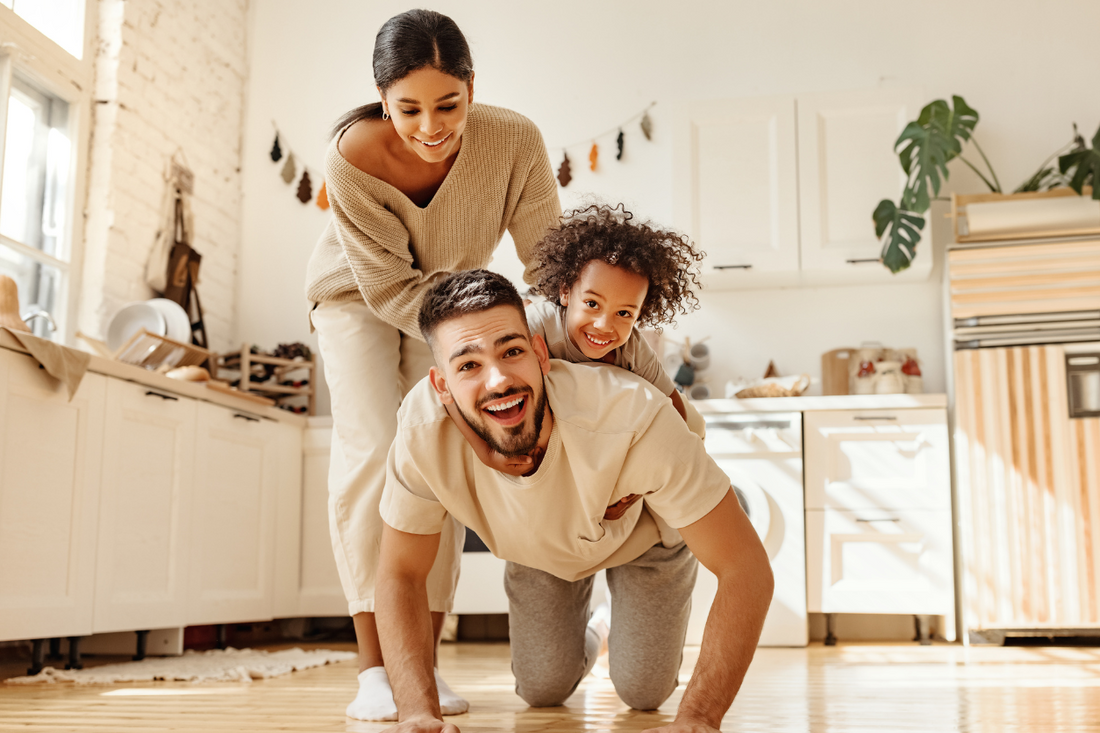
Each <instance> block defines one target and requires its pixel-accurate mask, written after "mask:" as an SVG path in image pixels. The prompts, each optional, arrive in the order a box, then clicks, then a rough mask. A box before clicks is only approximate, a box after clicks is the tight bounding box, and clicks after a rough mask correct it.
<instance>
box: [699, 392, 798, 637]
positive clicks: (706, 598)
mask: <svg viewBox="0 0 1100 733" xmlns="http://www.w3.org/2000/svg"><path fill="white" fill-rule="evenodd" d="M704 418H705V419H706V423H707V433H706V435H707V437H706V448H707V453H708V454H709V455H710V456H711V457H712V458H713V459H714V460H715V462H716V463H717V464H718V465H719V466H720V467H721V468H722V470H723V471H725V472H726V475H727V476H729V478H730V484H731V485H732V486H733V489H734V492H735V493H736V494H737V500H738V501H739V502H740V503H741V507H742V508H743V509H744V510H745V513H746V514H747V515H748V517H749V521H750V522H751V523H752V526H753V528H755V529H756V532H757V534H758V535H760V540H761V541H762V542H763V543H764V549H765V550H766V551H767V553H768V559H769V560H770V561H771V565H772V574H773V575H774V576H775V591H774V593H773V594H772V602H771V606H770V608H769V609H768V615H767V618H766V619H765V621H764V630H763V632H762V633H761V634H760V646H806V644H807V643H808V641H809V627H808V624H807V617H806V533H805V504H804V501H803V493H802V415H801V413H798V412H793V413H766V414H746V413H726V414H704ZM717 589H718V579H717V578H716V577H715V576H714V574H713V573H711V572H710V571H709V570H707V569H706V568H704V567H703V566H702V565H700V566H699V578H698V580H697V581H696V583H695V591H694V593H693V595H692V603H691V619H690V621H689V622H688V632H687V643H688V644H699V643H700V642H701V641H702V639H703V628H704V626H705V625H706V621H707V615H708V614H709V613H710V606H711V604H712V603H713V602H714V594H715V592H716V591H717Z"/></svg>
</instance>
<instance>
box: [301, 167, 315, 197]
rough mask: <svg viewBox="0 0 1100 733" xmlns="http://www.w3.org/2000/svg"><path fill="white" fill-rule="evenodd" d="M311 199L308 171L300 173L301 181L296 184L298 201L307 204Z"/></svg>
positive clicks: (311, 191)
mask: <svg viewBox="0 0 1100 733" xmlns="http://www.w3.org/2000/svg"><path fill="white" fill-rule="evenodd" d="M311 199H313V186H312V185H311V184H310V182H309V171H307V170H303V171H302V180H301V181H299V182H298V200H299V201H301V202H302V203H303V204H308V203H309V202H310V200H311Z"/></svg>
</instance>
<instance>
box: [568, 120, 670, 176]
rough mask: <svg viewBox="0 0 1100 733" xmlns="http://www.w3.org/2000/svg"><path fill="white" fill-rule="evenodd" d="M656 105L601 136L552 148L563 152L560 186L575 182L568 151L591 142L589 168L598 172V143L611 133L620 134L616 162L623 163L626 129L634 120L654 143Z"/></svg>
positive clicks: (616, 143)
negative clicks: (652, 118) (652, 111)
mask: <svg viewBox="0 0 1100 733" xmlns="http://www.w3.org/2000/svg"><path fill="white" fill-rule="evenodd" d="M656 104H657V103H656V102H653V103H652V104H650V105H649V106H648V107H646V108H645V109H643V110H641V111H640V112H638V113H636V114H634V115H633V116H631V117H629V118H628V119H626V120H624V121H623V122H622V123H621V124H619V125H615V126H614V127H612V128H611V129H609V130H606V131H604V132H601V133H600V134H599V135H595V136H594V137H591V138H588V140H584V141H578V142H575V143H571V144H569V145H563V146H560V147H557V148H550V149H551V150H555V149H556V150H560V151H562V161H561V163H560V164H559V165H558V174H557V179H558V184H559V185H561V187H562V188H565V187H566V186H568V185H569V183H570V182H571V181H572V180H573V170H572V162H571V161H570V159H569V153H568V151H569V150H571V149H573V148H577V147H579V146H580V145H586V144H588V141H589V140H590V141H591V146H590V147H589V148H588V167H589V169H590V170H591V171H593V172H597V171H598V169H599V154H600V149H599V142H598V141H599V139H600V138H603V137H605V136H607V135H610V134H611V133H616V132H617V133H618V134H617V135H616V136H615V151H616V152H615V160H617V161H619V162H620V163H621V162H622V161H623V155H624V152H625V150H626V130H625V128H626V126H627V125H628V124H629V123H631V122H633V121H634V120H638V126H639V128H640V129H641V132H642V135H644V136H645V139H646V140H650V141H652V140H653V121H652V120H651V119H650V117H649V110H650V109H652V108H653V106H654V105H656Z"/></svg>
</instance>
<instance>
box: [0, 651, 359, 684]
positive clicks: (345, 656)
mask: <svg viewBox="0 0 1100 733" xmlns="http://www.w3.org/2000/svg"><path fill="white" fill-rule="evenodd" d="M355 658H356V654H355V653H354V652H336V651H330V650H328V649H315V650H313V651H304V650H302V649H298V648H297V647H295V648H294V649H284V650H283V651H278V652H265V651H259V650H255V649H232V648H230V649H224V650H220V649H214V650H212V651H208V652H195V651H187V652H184V654H183V656H180V657H148V658H146V659H143V660H141V661H140V662H124V663H122V664H105V665H103V666H100V667H91V668H89V669H79V670H64V669H54V668H53V667H46V668H45V669H43V670H42V671H41V672H39V673H38V674H36V675H32V676H29V677H12V678H11V679H7V680H4V683H5V684H8V685H35V684H52V683H56V682H71V683H73V684H76V685H112V684H115V683H118V682H152V681H154V680H175V681H182V682H243V683H246V684H247V683H251V682H252V680H262V679H267V678H268V677H278V676H279V675H284V674H288V673H290V672H294V671H297V670H300V669H310V668H311V667H321V666H323V665H325V664H331V663H333V662H344V661H348V660H351V659H355Z"/></svg>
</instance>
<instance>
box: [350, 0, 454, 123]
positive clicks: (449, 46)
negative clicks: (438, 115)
mask: <svg viewBox="0 0 1100 733" xmlns="http://www.w3.org/2000/svg"><path fill="white" fill-rule="evenodd" d="M425 67H431V68H433V69H438V70H439V71H442V72H443V73H444V74H447V75H449V76H453V77H454V78H456V79H458V80H459V81H461V82H465V83H468V82H469V81H470V80H471V79H473V78H474V61H473V57H471V55H470V46H469V44H467V43H466V37H465V36H464V35H462V31H461V30H459V27H458V25H457V24H455V22H454V21H453V20H451V19H450V18H448V17H447V16H446V15H443V14H442V13H437V12H435V11H434V10H409V11H407V12H404V13H401V14H400V15H395V16H393V17H392V18H390V19H389V20H387V21H386V22H385V23H384V24H383V25H382V27H381V28H380V29H379V30H378V35H377V36H375V39H374V83H375V85H376V86H378V88H380V89H381V90H382V93H383V94H384V93H385V92H386V90H387V89H389V88H390V87H391V86H393V85H394V84H396V83H397V82H399V81H401V80H402V79H404V78H405V77H406V76H408V75H409V74H411V73H412V72H414V71H417V70H418V69H423V68H425ZM381 118H382V103H381V102H374V103H372V104H365V105H363V106H362V107H356V108H355V109H353V110H351V111H350V112H348V113H346V114H344V115H343V116H342V117H341V118H340V119H339V120H337V121H336V124H335V125H333V127H332V135H333V136H335V135H336V134H337V133H339V132H340V131H341V130H343V129H344V128H345V127H347V126H348V125H350V124H352V123H354V122H358V121H359V120H365V119H381Z"/></svg>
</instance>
